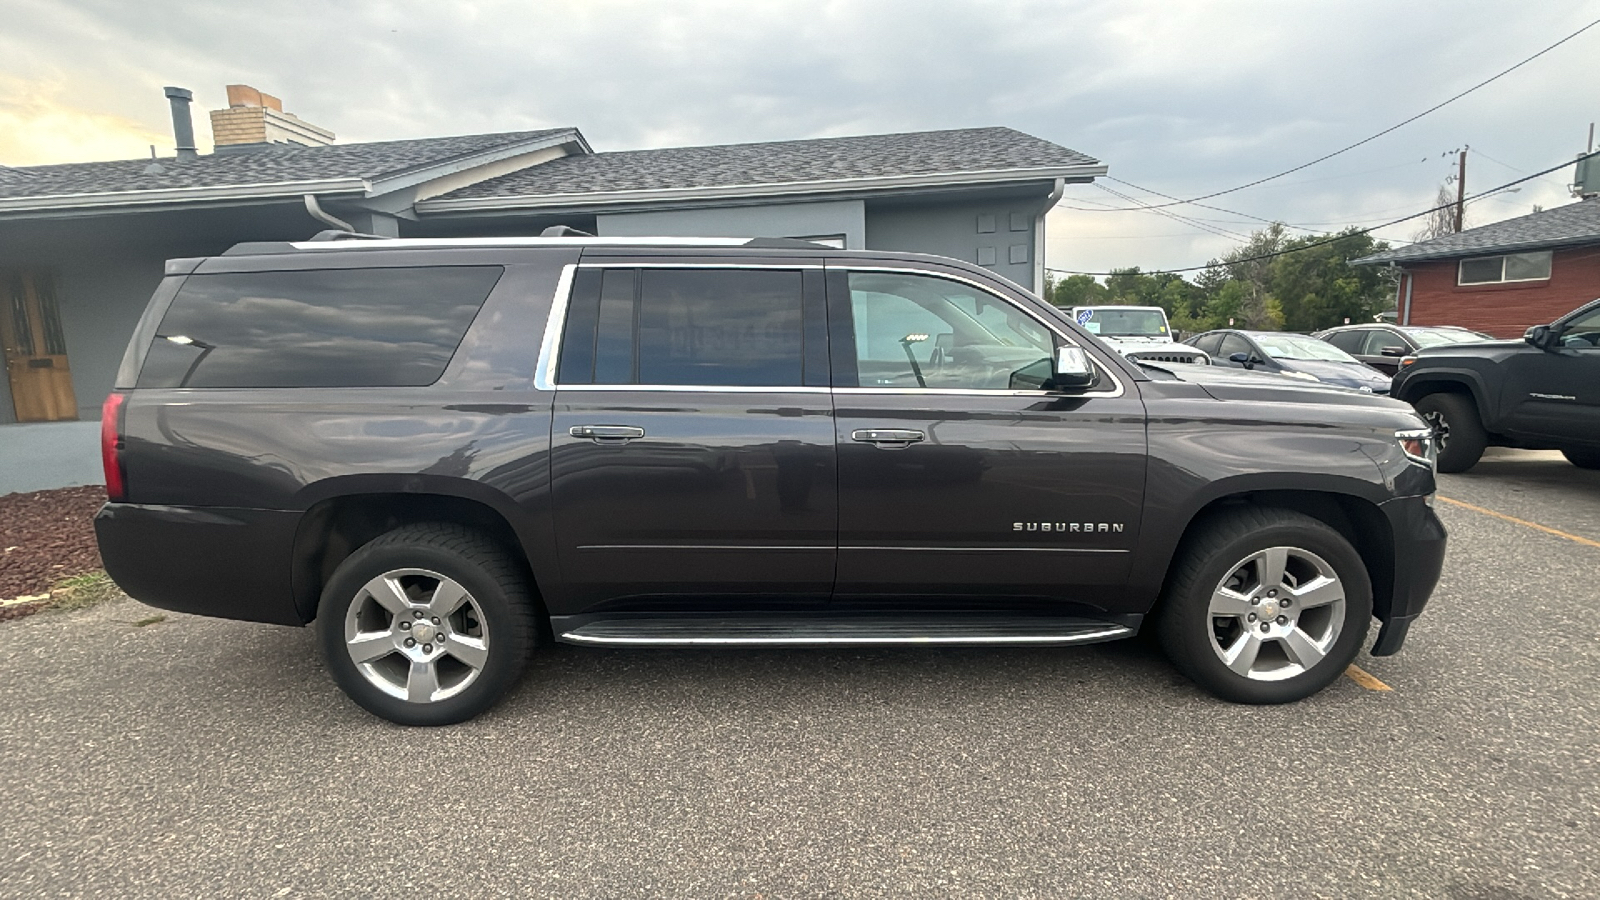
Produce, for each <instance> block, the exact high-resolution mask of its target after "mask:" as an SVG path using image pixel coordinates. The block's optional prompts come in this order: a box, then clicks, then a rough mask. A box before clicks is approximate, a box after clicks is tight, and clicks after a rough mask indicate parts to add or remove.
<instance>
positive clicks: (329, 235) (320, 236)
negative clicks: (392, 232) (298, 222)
mask: <svg viewBox="0 0 1600 900" xmlns="http://www.w3.org/2000/svg"><path fill="white" fill-rule="evenodd" d="M311 240H313V241H387V240H391V238H389V236H388V235H382V234H362V233H361V232H359V231H341V230H340V229H337V228H329V229H328V230H327V231H319V232H317V233H316V234H314V235H312V236H311Z"/></svg>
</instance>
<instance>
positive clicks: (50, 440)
mask: <svg viewBox="0 0 1600 900" xmlns="http://www.w3.org/2000/svg"><path fill="white" fill-rule="evenodd" d="M105 483H106V479H105V470H104V468H102V466H101V462H100V414H99V412H98V411H96V413H95V420H94V421H92V422H30V423H28V424H26V425H0V496H4V495H6V494H18V493H26V492H30V491H48V490H54V489H55V488H63V487H75V486H77V485H80V484H105Z"/></svg>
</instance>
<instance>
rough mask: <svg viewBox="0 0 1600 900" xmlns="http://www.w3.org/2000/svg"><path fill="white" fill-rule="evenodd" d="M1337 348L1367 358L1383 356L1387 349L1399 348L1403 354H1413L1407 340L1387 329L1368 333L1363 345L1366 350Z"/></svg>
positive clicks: (1340, 345) (1341, 346) (1378, 329)
mask: <svg viewBox="0 0 1600 900" xmlns="http://www.w3.org/2000/svg"><path fill="white" fill-rule="evenodd" d="M1336 346H1338V347H1339V349H1340V350H1344V351H1346V352H1350V353H1363V354H1366V355H1367V356H1382V355H1383V348H1385V347H1399V348H1400V350H1401V352H1403V353H1409V352H1411V346H1410V345H1409V344H1407V343H1406V339H1405V338H1403V337H1401V336H1400V335H1398V334H1395V333H1394V332H1392V331H1390V330H1389V329H1387V328H1374V329H1372V331H1370V332H1368V336H1367V341H1366V343H1365V344H1363V345H1362V346H1363V347H1364V348H1365V349H1361V350H1351V349H1350V348H1349V347H1346V346H1344V345H1342V344H1339V345H1336Z"/></svg>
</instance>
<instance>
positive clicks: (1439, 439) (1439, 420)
mask: <svg viewBox="0 0 1600 900" xmlns="http://www.w3.org/2000/svg"><path fill="white" fill-rule="evenodd" d="M1422 421H1424V422H1427V423H1428V427H1429V428H1432V429H1433V440H1434V442H1435V443H1436V444H1437V445H1438V447H1439V449H1440V450H1443V449H1444V445H1445V442H1447V441H1449V440H1450V425H1449V423H1447V422H1445V420H1444V414H1443V413H1439V412H1429V413H1423V415H1422Z"/></svg>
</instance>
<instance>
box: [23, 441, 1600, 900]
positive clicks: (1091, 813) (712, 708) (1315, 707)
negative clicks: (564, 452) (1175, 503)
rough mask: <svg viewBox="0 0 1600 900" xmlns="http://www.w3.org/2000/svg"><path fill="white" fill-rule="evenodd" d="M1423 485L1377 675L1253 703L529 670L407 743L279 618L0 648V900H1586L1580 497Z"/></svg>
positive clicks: (863, 662)
mask: <svg viewBox="0 0 1600 900" xmlns="http://www.w3.org/2000/svg"><path fill="white" fill-rule="evenodd" d="M1440 494H1441V502H1440V504H1439V507H1440V514H1441V515H1442V516H1443V517H1444V519H1445V522H1446V524H1447V525H1448V526H1449V528H1450V531H1451V536H1452V544H1451V549H1450V554H1449V557H1448V560H1447V563H1446V568H1445V573H1444V578H1443V581H1442V583H1441V584H1440V586H1439V589H1438V591H1437V592H1436V593H1435V595H1434V599H1433V602H1432V605H1431V606H1430V608H1429V611H1428V614H1427V615H1426V616H1425V617H1424V618H1423V619H1421V620H1419V622H1418V624H1417V626H1416V627H1415V628H1414V629H1413V630H1412V632H1411V637H1410V641H1409V643H1408V644H1407V646H1406V648H1405V650H1404V651H1403V652H1402V653H1400V654H1399V655H1398V656H1393V657H1388V658H1384V659H1374V658H1371V657H1368V656H1366V655H1363V656H1362V657H1361V658H1360V659H1358V661H1357V664H1358V665H1359V666H1360V667H1361V668H1362V669H1364V670H1365V671H1366V672H1367V673H1370V676H1372V678H1371V679H1370V680H1367V681H1366V684H1367V686H1363V685H1362V684H1361V683H1358V681H1357V680H1355V679H1350V678H1346V679H1341V680H1340V681H1339V682H1338V683H1337V684H1336V685H1335V686H1334V687H1333V688H1331V689H1329V690H1328V691H1325V692H1324V693H1322V694H1320V695H1318V696H1317V697H1314V698H1312V699H1311V700H1309V701H1306V702H1303V703H1300V704H1297V705H1293V706H1287V707H1272V708H1245V707H1237V706H1229V705H1226V704H1223V703H1220V702H1217V701H1213V700H1211V699H1209V698H1208V697H1207V696H1205V695H1203V694H1201V693H1200V692H1199V691H1198V690H1197V689H1195V688H1193V687H1192V686H1190V685H1189V684H1187V683H1186V682H1184V681H1182V680H1181V679H1180V678H1178V677H1177V676H1176V675H1175V674H1174V673H1173V672H1172V671H1171V670H1170V669H1168V668H1167V666H1166V664H1165V663H1164V662H1163V661H1162V660H1161V658H1160V657H1159V656H1158V655H1157V654H1156V652H1155V651H1153V650H1152V649H1150V648H1149V647H1148V646H1146V645H1145V644H1143V643H1141V642H1121V643H1115V644H1102V645H1096V646H1093V647H1084V648H1075V649H1053V650H999V649H996V650H981V649H957V650H911V649H906V650H893V651H890V650H872V651H744V652H730V651H723V652H712V651H693V652H689V651H626V652H625V651H603V650H595V649H587V648H574V647H556V648H554V649H551V650H549V651H548V652H546V653H545V654H544V655H542V656H541V657H540V658H539V659H538V660H537V661H536V662H535V663H534V664H533V665H532V666H531V668H530V672H529V673H528V676H527V677H526V678H525V679H524V681H523V683H522V685H521V687H520V689H518V690H517V691H516V692H515V693H514V694H513V695H512V696H511V697H510V698H509V700H508V702H505V703H503V704H501V705H500V706H499V707H497V708H496V709H495V710H493V711H492V712H491V713H489V714H488V715H486V716H483V717H482V718H480V719H478V720H475V721H473V722H469V723H467V724H465V725H461V726H457V727H454V728H448V729H435V730H410V729H403V728H399V727H396V726H392V725H389V724H387V723H384V722H381V721H379V720H377V719H374V718H372V717H370V716H368V715H366V714H365V713H362V712H361V711H360V710H358V709H357V708H356V707H355V706H353V705H352V704H350V703H348V702H347V701H345V700H344V698H343V696H342V695H341V694H339V692H338V691H337V689H336V688H335V687H334V686H333V684H332V682H331V681H330V679H329V678H328V677H327V674H326V672H324V671H323V668H322V665H321V663H320V662H319V661H318V659H317V656H316V653H315V649H314V647H313V642H312V639H311V634H310V633H309V632H307V631H304V630H294V629H287V628H277V627H271V626H259V625H250V624H243V623H235V622H224V621H215V620H207V619H200V618H194V617H188V616H179V615H168V616H167V618H166V619H165V620H164V621H161V622H157V623H155V624H149V625H144V626H135V625H134V624H133V623H134V622H136V621H139V620H143V619H146V618H147V617H151V616H153V615H155V613H154V611H151V610H149V609H148V608H146V607H143V606H141V605H139V604H136V603H133V602H132V601H122V602H118V603H113V604H110V605H106V606H101V607H98V608H95V609H91V610H87V611H81V612H76V613H62V614H45V615H40V616H35V617H32V618H29V619H24V620H20V621H17V622H10V623H4V624H0V677H4V679H5V682H6V685H7V689H6V694H5V696H6V700H7V702H6V703H5V704H4V705H3V706H0V752H3V758H4V760H5V764H6V777H5V778H4V779H0V859H3V860H4V865H0V895H4V896H30V897H31V896H46V895H48V896H58V895H60V896H83V895H105V896H117V897H177V896H260V897H302V896H307V897H309V896H340V897H344V896H377V895H395V894H400V893H402V892H405V893H410V892H428V893H437V894H441V895H450V896H460V897H487V896H508V895H525V896H559V897H589V896H593V897H621V896H684V897H786V896H841V897H850V896H862V897H880V896H938V895H945V896H963V897H971V896H1009V897H1051V898H1054V897H1068V896H1088V897H1146V896H1149V897H1212V896H1215V897H1222V896H1227V897H1286V896H1294V897H1356V896H1362V897H1366V896H1371V897H1448V898H1459V900H1490V898H1542V897H1594V896H1600V689H1597V687H1596V685H1597V683H1600V641H1597V639H1596V636H1597V635H1600V472H1585V471H1581V470H1579V469H1576V468H1574V467H1572V466H1570V465H1568V464H1567V463H1566V462H1565V461H1564V460H1562V459H1561V458H1560V456H1559V455H1556V454H1549V453H1521V452H1511V451H1491V454H1490V455H1489V456H1488V457H1486V459H1485V461H1484V462H1483V463H1482V464H1480V465H1479V466H1478V467H1477V468H1476V469H1475V470H1473V471H1472V472H1471V473H1468V474H1466V475H1456V476H1442V477H1441V490H1440ZM1541 529H1543V530H1541ZM1554 532H1559V533H1554ZM1385 687H1387V688H1389V690H1383V689H1382V688H1385Z"/></svg>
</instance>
